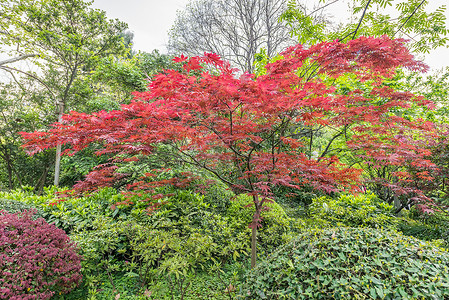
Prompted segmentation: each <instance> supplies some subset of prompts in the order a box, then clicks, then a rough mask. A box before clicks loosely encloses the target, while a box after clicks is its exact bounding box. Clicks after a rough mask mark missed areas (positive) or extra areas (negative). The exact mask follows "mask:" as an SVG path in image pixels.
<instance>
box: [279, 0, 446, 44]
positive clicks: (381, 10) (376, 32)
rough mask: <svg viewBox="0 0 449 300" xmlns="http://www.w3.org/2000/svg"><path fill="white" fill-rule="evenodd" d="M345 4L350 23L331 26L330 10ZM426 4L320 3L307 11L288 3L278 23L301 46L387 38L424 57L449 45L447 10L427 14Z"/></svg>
mask: <svg viewBox="0 0 449 300" xmlns="http://www.w3.org/2000/svg"><path fill="white" fill-rule="evenodd" d="M344 2H347V3H348V4H349V9H348V13H347V15H348V19H347V20H348V21H349V22H346V20H345V21H342V22H341V23H330V22H329V21H328V20H329V18H331V17H332V16H335V13H333V11H332V10H333V7H334V6H335V5H338V4H341V3H344ZM428 4H429V1H427V0H401V1H394V0H349V1H347V0H319V1H316V6H314V7H307V6H306V5H304V4H303V3H301V2H300V1H296V0H291V1H290V2H289V4H288V9H287V10H286V11H285V12H284V13H283V15H282V18H281V19H282V20H284V21H286V22H287V23H288V25H289V26H290V27H291V31H292V34H293V35H294V36H296V37H297V39H298V41H299V42H300V43H306V44H313V43H317V42H321V41H325V40H339V41H347V40H350V39H355V38H357V37H359V36H381V35H388V36H389V37H390V38H404V39H407V40H410V42H409V43H408V47H410V49H411V50H412V51H413V52H420V53H427V52H429V51H430V50H431V49H435V48H438V47H441V46H445V45H446V44H447V42H448V37H447V35H448V28H447V26H446V17H445V15H444V13H445V10H446V7H445V6H444V5H443V6H441V7H439V8H437V9H436V10H434V11H431V12H429V10H428V9H426V8H427V7H426V6H427V5H428ZM323 15H327V18H323ZM335 17H339V16H335Z"/></svg>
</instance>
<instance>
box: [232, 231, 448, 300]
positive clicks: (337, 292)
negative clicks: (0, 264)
mask: <svg viewBox="0 0 449 300" xmlns="http://www.w3.org/2000/svg"><path fill="white" fill-rule="evenodd" d="M448 268H449V254H448V253H447V252H444V251H442V250H441V249H439V248H434V247H432V246H431V245H430V244H426V243H425V242H422V241H419V240H417V239H414V238H410V237H405V236H402V235H401V234H398V233H393V232H389V231H385V230H374V229H369V228H335V229H327V230H312V231H308V232H304V233H303V234H301V235H299V236H298V237H297V238H296V239H295V240H293V241H292V242H290V243H289V244H287V245H285V246H283V247H281V248H280V249H279V250H278V251H276V252H274V253H273V254H272V255H271V256H270V257H269V258H268V259H266V260H265V261H264V262H263V263H260V265H259V266H258V267H257V268H256V269H255V270H254V271H253V272H250V273H249V275H248V277H247V279H246V282H245V284H244V288H243V289H242V292H241V295H240V296H241V298H243V299H251V300H254V299H418V298H419V299H421V298H423V299H424V298H426V299H427V298H432V299H443V298H444V299H445V298H447V297H449V273H448V272H447V271H448Z"/></svg>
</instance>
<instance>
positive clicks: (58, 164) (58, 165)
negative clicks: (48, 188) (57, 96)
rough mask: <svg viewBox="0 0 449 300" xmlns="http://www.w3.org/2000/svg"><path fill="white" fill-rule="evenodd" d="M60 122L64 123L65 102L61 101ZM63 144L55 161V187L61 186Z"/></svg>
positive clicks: (57, 150) (57, 152)
mask: <svg viewBox="0 0 449 300" xmlns="http://www.w3.org/2000/svg"><path fill="white" fill-rule="evenodd" d="M58 110H59V111H58V122H61V121H62V115H63V114H64V102H63V101H61V102H59V103H58ZM61 149H62V147H61V144H58V145H57V146H56V160H55V180H54V185H55V186H58V185H59V173H60V169H61Z"/></svg>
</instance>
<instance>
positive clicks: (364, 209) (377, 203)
mask: <svg viewBox="0 0 449 300" xmlns="http://www.w3.org/2000/svg"><path fill="white" fill-rule="evenodd" d="M392 209H393V207H392V206H391V205H389V204H387V203H385V202H383V201H381V200H380V199H378V198H377V196H376V195H375V194H373V193H371V192H367V193H365V194H359V195H351V194H342V195H340V196H339V197H338V198H330V197H320V198H315V199H313V200H312V204H311V205H310V207H309V214H310V216H311V218H313V219H314V223H315V224H318V225H320V226H323V227H326V226H349V227H359V226H361V227H372V228H380V227H389V228H395V227H396V225H397V223H398V220H397V218H396V217H395V216H394V215H393V214H392V213H391V211H392Z"/></svg>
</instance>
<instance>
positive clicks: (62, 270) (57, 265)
mask: <svg viewBox="0 0 449 300" xmlns="http://www.w3.org/2000/svg"><path fill="white" fill-rule="evenodd" d="M32 215H33V213H32V212H29V211H25V212H22V213H16V214H10V213H7V212H6V211H0V287H1V288H0V299H49V298H50V297H51V296H53V295H54V294H55V293H59V294H61V293H67V292H69V291H70V290H72V289H73V288H74V287H75V286H76V285H77V284H78V283H79V282H80V280H81V274H80V268H81V265H80V262H81V257H80V256H79V255H78V254H77V253H76V249H75V247H74V245H73V244H72V242H70V240H69V238H68V236H67V235H66V234H65V232H64V231H63V230H61V229H58V228H56V227H55V226H54V225H50V224H48V223H46V222H45V221H44V219H42V218H39V219H37V220H33V218H32Z"/></svg>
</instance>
